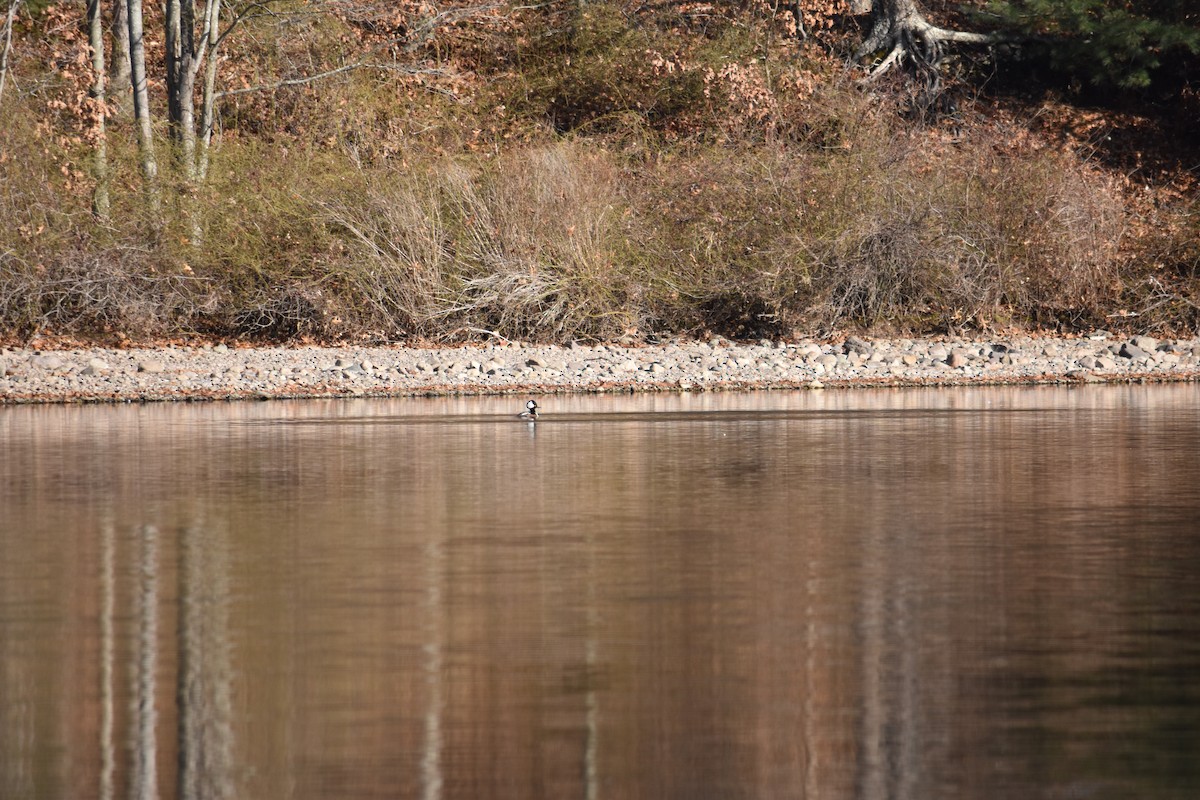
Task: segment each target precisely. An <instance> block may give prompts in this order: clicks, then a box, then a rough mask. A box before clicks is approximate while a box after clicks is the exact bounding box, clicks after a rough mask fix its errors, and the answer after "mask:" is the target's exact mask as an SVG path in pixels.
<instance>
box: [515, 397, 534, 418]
mask: <svg viewBox="0 0 1200 800" xmlns="http://www.w3.org/2000/svg"><path fill="white" fill-rule="evenodd" d="M525 409H526V410H525V411H522V412H521V413H520V414H517V418H518V419H537V418H538V404H537V403H535V402H534V401H533V400H530V401H529V402H528V403H526V404H525Z"/></svg>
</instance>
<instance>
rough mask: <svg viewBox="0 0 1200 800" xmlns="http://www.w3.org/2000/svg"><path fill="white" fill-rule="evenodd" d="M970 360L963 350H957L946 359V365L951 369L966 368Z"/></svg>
mask: <svg viewBox="0 0 1200 800" xmlns="http://www.w3.org/2000/svg"><path fill="white" fill-rule="evenodd" d="M968 360H969V359H968V358H967V354H966V353H964V352H962V351H961V350H955V351H954V352H953V353H951V354H950V355H949V356H947V357H946V363H947V364H948V365H950V366H951V367H965V366H966V365H967V361H968Z"/></svg>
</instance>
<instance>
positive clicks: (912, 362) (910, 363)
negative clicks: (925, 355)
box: [900, 353, 920, 367]
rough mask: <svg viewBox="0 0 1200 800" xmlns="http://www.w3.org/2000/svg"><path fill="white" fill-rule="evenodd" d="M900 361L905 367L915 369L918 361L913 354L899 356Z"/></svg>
mask: <svg viewBox="0 0 1200 800" xmlns="http://www.w3.org/2000/svg"><path fill="white" fill-rule="evenodd" d="M900 360H901V361H903V362H904V365H905V366H907V367H915V366H916V365H917V362H918V361H919V360H920V359H919V358H917V357H916V355H914V354H913V353H905V354H904V355H902V356H900Z"/></svg>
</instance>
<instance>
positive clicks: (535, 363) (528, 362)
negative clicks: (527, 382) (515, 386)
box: [525, 357, 549, 369]
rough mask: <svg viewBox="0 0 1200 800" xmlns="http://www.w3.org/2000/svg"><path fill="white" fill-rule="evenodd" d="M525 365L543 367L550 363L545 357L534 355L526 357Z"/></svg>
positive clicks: (535, 367)
mask: <svg viewBox="0 0 1200 800" xmlns="http://www.w3.org/2000/svg"><path fill="white" fill-rule="evenodd" d="M525 366H527V367H533V368H534V369H541V368H544V367H547V366H549V365H548V364H547V363H546V362H545V361H544V360H543V359H540V358H536V357H534V358H527V359H525Z"/></svg>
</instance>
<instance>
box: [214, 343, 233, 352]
mask: <svg viewBox="0 0 1200 800" xmlns="http://www.w3.org/2000/svg"><path fill="white" fill-rule="evenodd" d="M213 352H214V353H228V352H229V346H228V345H226V344H225V343H224V342H221V343H219V344H218V345H217V346H216V347H214V348H213Z"/></svg>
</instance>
